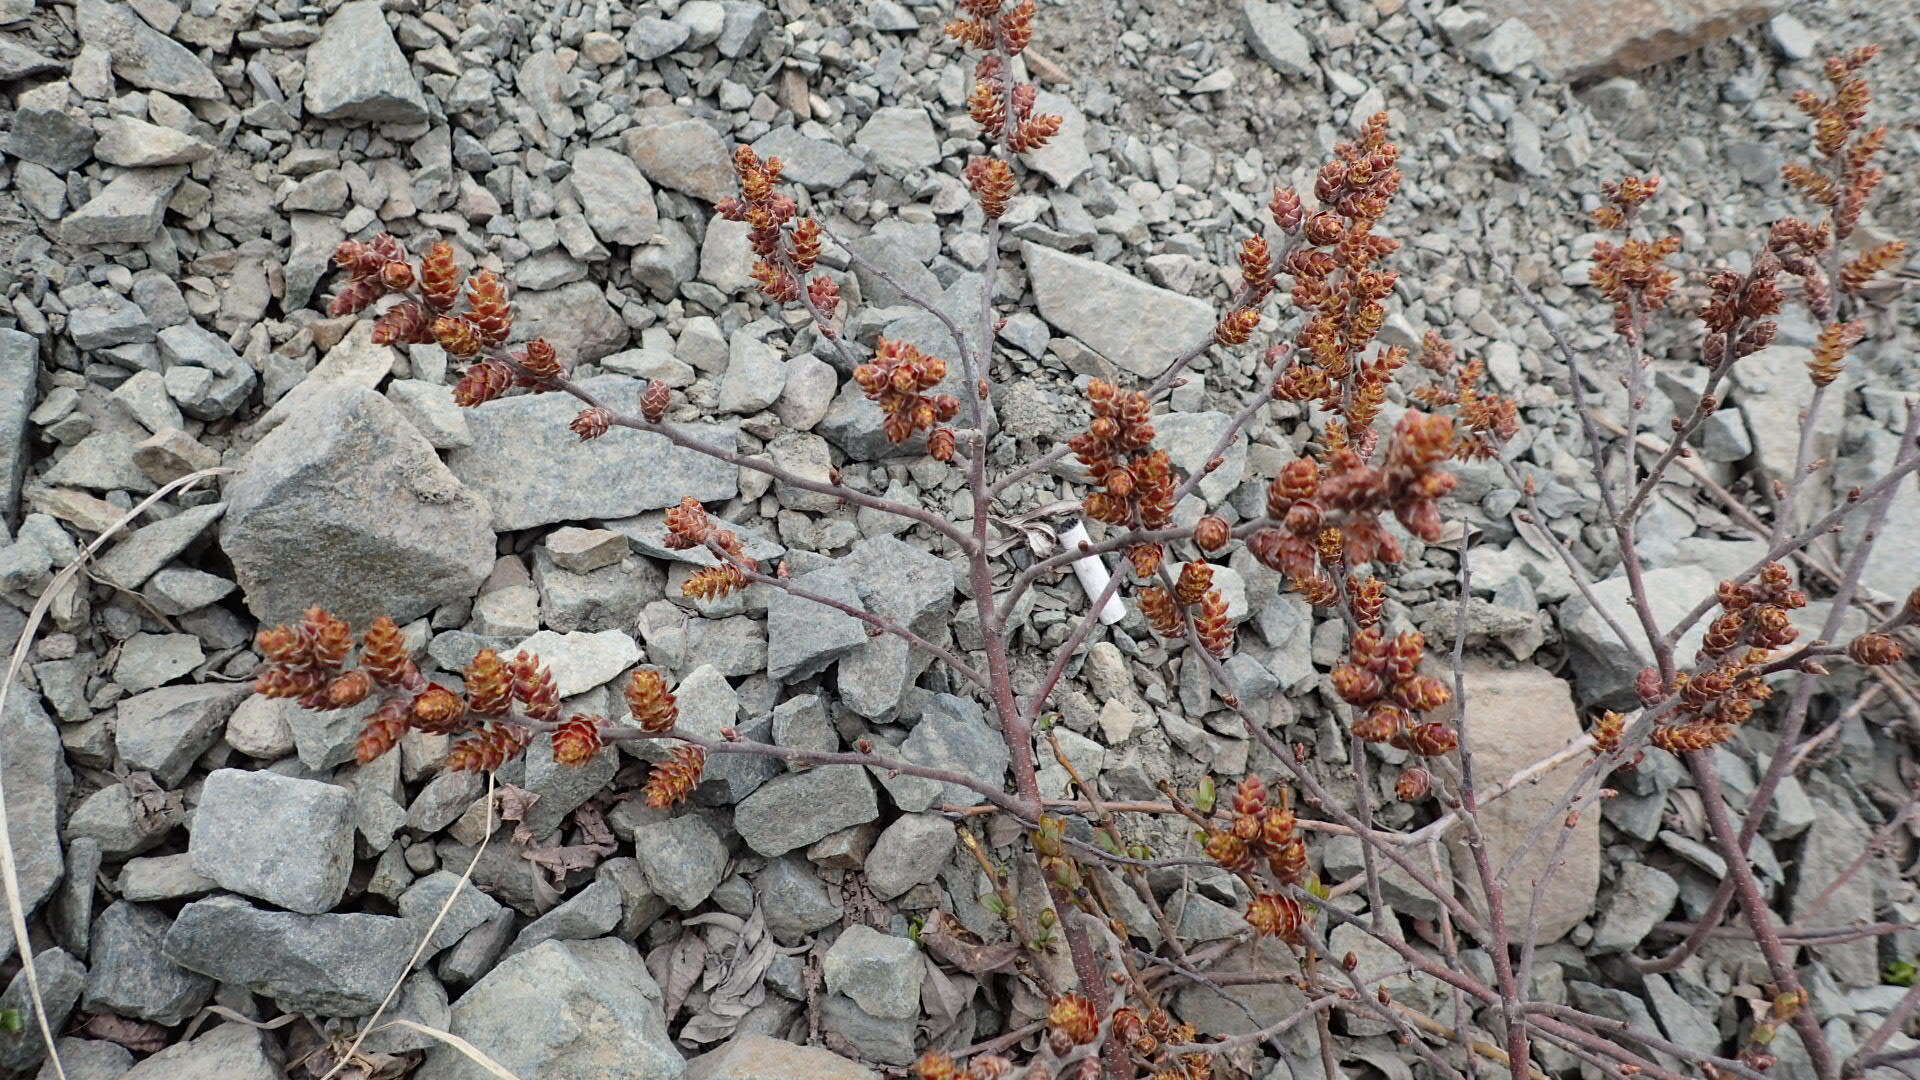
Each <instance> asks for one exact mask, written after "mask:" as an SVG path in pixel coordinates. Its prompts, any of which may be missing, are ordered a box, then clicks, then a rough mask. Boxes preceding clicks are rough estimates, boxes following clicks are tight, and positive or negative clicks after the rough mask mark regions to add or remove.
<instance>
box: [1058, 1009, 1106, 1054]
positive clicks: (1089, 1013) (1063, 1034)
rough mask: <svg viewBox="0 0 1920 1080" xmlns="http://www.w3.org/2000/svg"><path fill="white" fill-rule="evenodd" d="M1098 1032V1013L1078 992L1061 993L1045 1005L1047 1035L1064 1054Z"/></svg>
mask: <svg viewBox="0 0 1920 1080" xmlns="http://www.w3.org/2000/svg"><path fill="white" fill-rule="evenodd" d="M1099 1034H1100V1013H1099V1011H1098V1010H1096V1009H1095V1008H1094V1007H1093V1002H1091V1001H1088V1000H1087V999H1086V998H1085V997H1082V996H1081V995H1079V994H1061V995H1060V996H1058V997H1056V998H1054V999H1053V1001H1052V1002H1050V1003H1049V1004H1048V1005H1047V1035H1048V1037H1049V1038H1052V1039H1054V1040H1055V1041H1056V1045H1058V1046H1059V1047H1060V1049H1059V1050H1057V1051H1056V1052H1057V1053H1061V1054H1064V1053H1066V1050H1067V1049H1068V1048H1071V1047H1075V1046H1085V1045H1087V1044H1088V1043H1090V1042H1092V1041H1093V1040H1094V1039H1095V1038H1097V1037H1098V1036H1099Z"/></svg>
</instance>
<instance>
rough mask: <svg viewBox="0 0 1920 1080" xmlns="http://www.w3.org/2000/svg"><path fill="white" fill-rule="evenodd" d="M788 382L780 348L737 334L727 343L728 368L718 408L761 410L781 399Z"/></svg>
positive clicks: (724, 410)
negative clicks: (781, 392)
mask: <svg viewBox="0 0 1920 1080" xmlns="http://www.w3.org/2000/svg"><path fill="white" fill-rule="evenodd" d="M786 385H787V365H786V361H784V360H782V359H780V350H778V349H776V348H774V347H773V346H771V345H769V344H767V343H766V342H764V341H761V340H759V339H758V338H754V337H750V336H748V335H746V334H735V335H733V340H731V341H730V342H728V343H727V371H726V374H724V375H722V376H721V377H720V391H719V395H718V396H717V397H716V399H715V401H714V408H715V409H716V410H718V411H719V412H723V413H738V414H741V415H745V414H748V413H757V412H759V411H760V410H762V409H765V408H767V407H768V406H770V405H772V404H773V403H774V402H775V401H777V400H779V398H780V391H781V390H783V389H785V388H786Z"/></svg>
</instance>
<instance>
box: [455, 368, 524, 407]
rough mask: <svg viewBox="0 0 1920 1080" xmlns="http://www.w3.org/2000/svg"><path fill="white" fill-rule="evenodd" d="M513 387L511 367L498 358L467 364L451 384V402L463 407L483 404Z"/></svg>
mask: <svg viewBox="0 0 1920 1080" xmlns="http://www.w3.org/2000/svg"><path fill="white" fill-rule="evenodd" d="M512 388H513V369H512V368H510V367H508V366H507V365H505V364H503V363H501V362H500V361H498V360H482V361H481V362H479V363H477V364H473V365H471V366H469V367H468V368H467V370H466V372H465V373H463V374H462V375H461V376H460V378H459V381H457V382H455V383H454V384H453V403H454V404H455V405H458V406H460V407H461V408H463V409H471V408H473V407H474V406H476V405H485V404H486V403H487V402H489V401H492V400H493V399H494V398H497V397H499V396H500V395H501V394H504V393H506V392H507V391H508V390H510V389H512Z"/></svg>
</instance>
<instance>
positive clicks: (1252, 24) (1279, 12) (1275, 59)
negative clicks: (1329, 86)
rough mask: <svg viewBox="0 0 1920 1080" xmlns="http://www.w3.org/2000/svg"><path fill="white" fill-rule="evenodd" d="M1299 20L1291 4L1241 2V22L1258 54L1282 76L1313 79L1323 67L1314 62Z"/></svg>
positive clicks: (1248, 41) (1264, 0) (1260, 1)
mask: <svg viewBox="0 0 1920 1080" xmlns="http://www.w3.org/2000/svg"><path fill="white" fill-rule="evenodd" d="M1299 21H1300V16H1299V13H1298V12H1296V11H1294V9H1293V8H1292V7H1291V6H1289V5H1287V4H1270V3H1267V2H1266V0H1245V2H1243V3H1242V4H1241V5H1240V25H1241V28H1242V29H1243V30H1244V31H1245V32H1246V37H1247V44H1248V45H1249V46H1251V47H1252V49H1253V53H1254V55H1255V56H1258V57H1259V58H1260V59H1262V60H1265V61H1266V62H1267V64H1268V65H1269V66H1271V67H1272V68H1273V70H1275V71H1278V72H1279V73H1280V74H1282V75H1292V76H1294V77H1296V78H1303V79H1304V78H1312V77H1313V76H1314V75H1316V74H1317V73H1318V72H1319V68H1318V67H1316V66H1315V65H1314V62H1313V49H1312V47H1311V46H1310V45H1308V43H1307V36H1306V35H1305V34H1302V33H1301V32H1300V29H1299Z"/></svg>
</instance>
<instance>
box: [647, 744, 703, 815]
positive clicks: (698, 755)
mask: <svg viewBox="0 0 1920 1080" xmlns="http://www.w3.org/2000/svg"><path fill="white" fill-rule="evenodd" d="M706 766H707V752H706V751H705V750H702V749H701V748H700V747H698V746H676V747H674V750H673V754H672V756H670V757H669V758H667V760H665V761H663V762H661V763H660V764H658V765H655V766H654V767H653V769H652V771H651V772H649V773H648V774H647V784H646V788H645V794H646V799H647V805H648V806H651V807H653V808H654V809H655V810H664V809H666V808H667V807H669V806H673V805H675V804H676V803H680V802H683V801H685V800H686V797H687V796H688V795H690V794H692V793H693V789H694V788H695V787H697V786H698V785H699V783H700V773H701V772H702V771H703V770H704V769H705V768H706Z"/></svg>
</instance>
